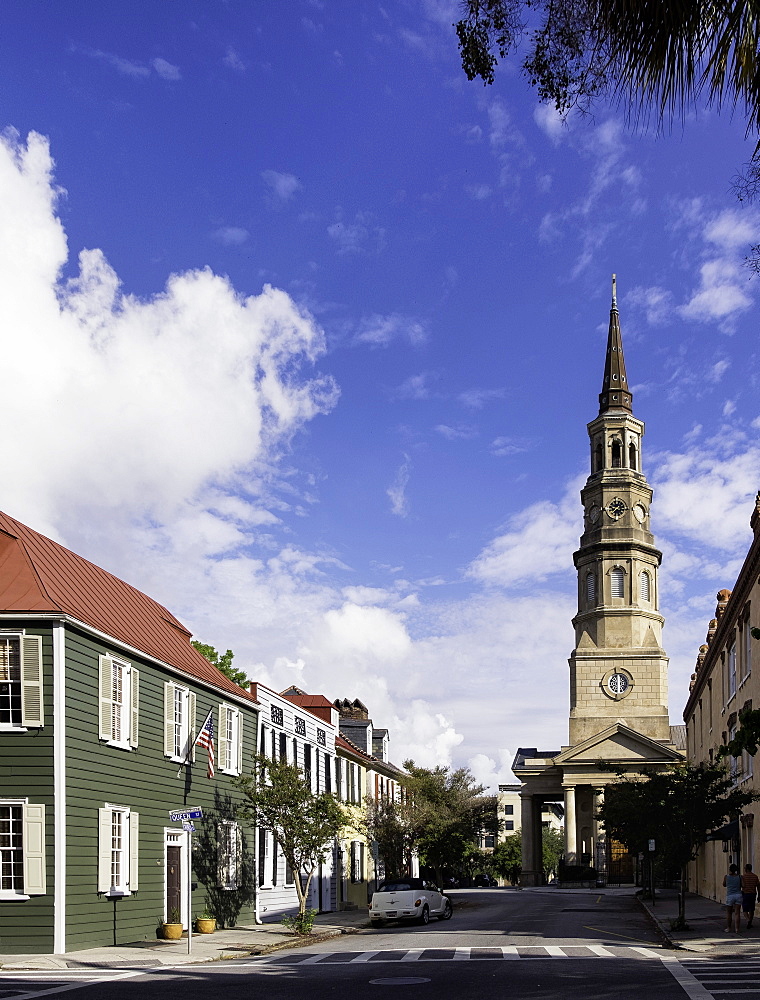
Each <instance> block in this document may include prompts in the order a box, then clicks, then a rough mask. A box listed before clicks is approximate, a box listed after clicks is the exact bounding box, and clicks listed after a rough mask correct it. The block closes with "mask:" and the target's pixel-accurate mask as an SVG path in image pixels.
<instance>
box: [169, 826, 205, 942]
mask: <svg viewBox="0 0 760 1000" xmlns="http://www.w3.org/2000/svg"><path fill="white" fill-rule="evenodd" d="M169 819H170V820H171V821H172V823H181V824H182V829H183V830H184V831H185V833H186V834H187V953H188V955H191V954H192V951H193V834H194V833H195V826H194V824H193V823H192V822H191V820H194V819H203V810H202V809H201V807H200V806H190V808H189V809H174V810H172V811H171V812H170V813H169Z"/></svg>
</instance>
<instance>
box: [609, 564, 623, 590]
mask: <svg viewBox="0 0 760 1000" xmlns="http://www.w3.org/2000/svg"><path fill="white" fill-rule="evenodd" d="M624 588H625V575H624V573H623V571H622V569H620V567H619V566H616V567H615V568H614V569H613V570H612V571H611V572H610V596H611V597H624V596H625V589H624Z"/></svg>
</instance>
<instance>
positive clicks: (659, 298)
mask: <svg viewBox="0 0 760 1000" xmlns="http://www.w3.org/2000/svg"><path fill="white" fill-rule="evenodd" d="M625 302H626V305H631V306H633V307H634V308H638V309H643V310H644V313H645V314H646V318H647V323H651V324H652V325H653V326H657V325H659V324H661V323H665V322H666V321H667V320H668V319H669V317H670V315H671V313H672V310H673V296H672V294H671V293H670V292H669V291H667V290H666V289H665V288H660V287H658V286H657V285H653V286H651V287H650V288H642V287H641V286H640V285H639V286H637V287H636V288H632V289H631V290H630V292H628V294H627V295H626V297H625Z"/></svg>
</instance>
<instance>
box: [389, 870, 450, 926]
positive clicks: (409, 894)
mask: <svg viewBox="0 0 760 1000" xmlns="http://www.w3.org/2000/svg"><path fill="white" fill-rule="evenodd" d="M452 912H453V910H452V906H451V900H450V899H449V897H448V896H445V895H444V894H443V893H442V892H441V890H440V889H439V888H438V887H437V886H435V885H433V883H432V882H429V881H428V880H427V879H423V878H398V879H394V880H393V881H386V882H381V883H380V885H379V886H378V889H377V892H373V893H372V902H371V903H370V904H369V919H370V922H371V924H372V926H373V927H381V926H382V925H383V924H384V923H385V921H386V920H416V921H418V922H419V923H421V924H426V923H428V922H429V920H430V918H431V917H438V919H439V920H450V919H451V914H452Z"/></svg>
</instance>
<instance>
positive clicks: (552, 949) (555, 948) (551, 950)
mask: <svg viewBox="0 0 760 1000" xmlns="http://www.w3.org/2000/svg"><path fill="white" fill-rule="evenodd" d="M544 948H545V949H546V953H547V954H548V955H551V957H552V958H567V955H566V954H565V953H564V951H563V950H562V949H561V948H560V946H559V945H557V944H545V945H544Z"/></svg>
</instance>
